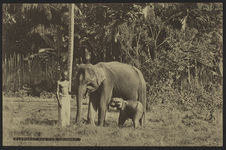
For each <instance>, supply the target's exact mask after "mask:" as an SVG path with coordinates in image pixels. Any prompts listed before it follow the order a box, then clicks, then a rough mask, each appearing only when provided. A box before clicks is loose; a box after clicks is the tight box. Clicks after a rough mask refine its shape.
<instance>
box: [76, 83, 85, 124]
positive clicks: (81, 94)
mask: <svg viewBox="0 0 226 150" xmlns="http://www.w3.org/2000/svg"><path fill="white" fill-rule="evenodd" d="M85 92H86V88H85V86H79V87H78V92H77V99H76V100H77V114H76V122H77V123H78V122H80V120H81V109H82V99H83V97H84V94H85Z"/></svg>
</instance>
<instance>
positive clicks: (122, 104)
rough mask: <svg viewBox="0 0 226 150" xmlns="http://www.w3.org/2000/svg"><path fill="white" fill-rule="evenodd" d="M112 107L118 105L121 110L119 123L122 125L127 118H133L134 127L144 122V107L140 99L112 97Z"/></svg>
mask: <svg viewBox="0 0 226 150" xmlns="http://www.w3.org/2000/svg"><path fill="white" fill-rule="evenodd" d="M110 106H111V107H116V108H117V109H118V110H120V114H119V119H118V125H119V126H122V125H123V124H124V123H125V121H126V120H127V119H129V118H130V119H132V121H133V126H134V128H137V127H138V124H139V123H138V122H140V126H143V123H144V109H143V105H142V103H141V102H139V101H133V100H127V101H125V100H123V99H122V98H112V100H111V102H110Z"/></svg>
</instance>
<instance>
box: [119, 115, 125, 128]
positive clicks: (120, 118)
mask: <svg viewBox="0 0 226 150" xmlns="http://www.w3.org/2000/svg"><path fill="white" fill-rule="evenodd" d="M126 119H127V118H126V117H125V114H124V113H121V112H120V114H119V118H118V126H119V127H122V126H123V124H124V123H125V121H126Z"/></svg>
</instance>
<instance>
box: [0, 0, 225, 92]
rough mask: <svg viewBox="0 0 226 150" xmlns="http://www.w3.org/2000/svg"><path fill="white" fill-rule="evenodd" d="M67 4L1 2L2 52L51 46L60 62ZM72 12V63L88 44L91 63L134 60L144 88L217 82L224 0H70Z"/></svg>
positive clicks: (208, 88) (213, 86)
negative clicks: (147, 0)
mask: <svg viewBox="0 0 226 150" xmlns="http://www.w3.org/2000/svg"><path fill="white" fill-rule="evenodd" d="M68 6H69V4H4V5H3V24H2V25H3V56H4V57H8V56H9V55H11V54H12V53H21V54H24V55H26V56H29V57H30V56H33V55H31V54H36V55H37V54H40V53H38V52H40V49H43V48H50V49H51V50H52V52H53V53H54V54H55V55H56V56H57V58H59V60H58V61H59V62H66V61H65V60H67V54H68V38H69V36H68V35H69V33H68V25H69V24H68V23H69V20H68V15H69V13H68ZM74 19H75V24H74V26H75V36H74V38H75V44H74V64H76V63H84V59H85V58H84V49H88V50H89V51H90V53H91V63H93V64H95V63H97V62H100V61H113V60H117V61H120V62H124V63H128V64H132V65H134V66H137V67H138V68H140V69H141V70H142V72H143V74H144V76H145V79H146V82H147V86H148V93H149V94H150V95H152V94H153V93H156V89H158V90H159V89H162V87H167V88H168V89H173V90H178V91H179V92H182V93H183V92H184V91H186V90H189V89H190V90H191V89H200V90H201V89H202V91H204V92H213V91H218V92H219V91H220V90H222V81H223V71H222V70H223V62H222V60H223V39H222V35H223V4H222V3H76V4H75V17H74ZM50 49H48V52H49V50H50ZM39 56H43V53H42V55H39ZM45 59H46V57H45ZM60 65H62V63H60ZM74 66H75V65H74ZM56 68H57V67H56ZM153 91H155V92H153ZM210 94H212V93H210ZM220 94H222V93H220Z"/></svg>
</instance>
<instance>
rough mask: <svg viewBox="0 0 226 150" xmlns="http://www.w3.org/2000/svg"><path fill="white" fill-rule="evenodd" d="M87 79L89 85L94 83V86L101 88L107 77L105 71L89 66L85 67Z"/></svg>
mask: <svg viewBox="0 0 226 150" xmlns="http://www.w3.org/2000/svg"><path fill="white" fill-rule="evenodd" d="M85 79H86V81H87V82H88V83H93V85H94V86H95V85H96V86H100V84H101V83H102V81H103V80H105V79H106V77H105V74H104V71H103V69H101V68H99V67H95V66H93V65H91V64H89V65H86V67H85Z"/></svg>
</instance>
